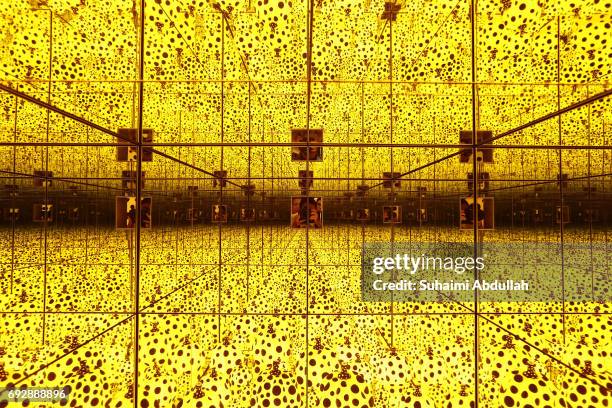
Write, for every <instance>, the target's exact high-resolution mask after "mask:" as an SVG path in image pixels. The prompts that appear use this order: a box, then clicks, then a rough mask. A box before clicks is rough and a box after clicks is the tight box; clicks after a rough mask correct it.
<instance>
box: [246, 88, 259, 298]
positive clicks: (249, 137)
mask: <svg viewBox="0 0 612 408" xmlns="http://www.w3.org/2000/svg"><path fill="white" fill-rule="evenodd" d="M248 98H249V99H248V104H249V113H248V114H249V117H248V120H247V137H248V140H249V151H248V156H249V164H248V169H247V172H248V175H247V177H248V182H247V184H248V185H249V186H250V185H251V145H250V143H251V81H249V83H248ZM248 194H250V192H249V193H248ZM247 209H248V210H249V211H251V196H250V195H247ZM256 216H257V214H255V209H253V219H255V217H256ZM246 234H247V242H246V244H247V245H246V250H247V259H246V261H247V262H246V273H247V276H246V298H247V305H248V304H249V299H250V298H249V289H250V287H249V281H250V274H251V271H250V267H251V223H250V222H247V227H246Z"/></svg>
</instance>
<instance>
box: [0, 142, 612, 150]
mask: <svg viewBox="0 0 612 408" xmlns="http://www.w3.org/2000/svg"><path fill="white" fill-rule="evenodd" d="M0 146H16V147H30V146H32V147H33V146H49V147H118V146H125V144H121V143H78V142H48V143H47V142H0ZM142 146H143V147H307V146H310V147H330V148H333V147H348V148H373V149H387V148H389V149H415V148H426V149H471V144H469V145H466V144H441V143H432V144H427V143H340V142H224V143H217V142H193V143H190V142H182V143H176V142H172V143H163V142H158V143H143V144H142ZM479 148H481V149H506V150H507V149H534V150H612V145H529V144H516V145H513V144H506V145H497V144H488V143H487V144H483V145H479Z"/></svg>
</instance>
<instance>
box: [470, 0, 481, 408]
mask: <svg viewBox="0 0 612 408" xmlns="http://www.w3.org/2000/svg"><path fill="white" fill-rule="evenodd" d="M470 3H471V4H470V7H471V10H470V15H471V17H472V18H471V37H472V38H471V39H472V53H471V54H472V55H471V57H472V61H471V63H472V64H471V65H472V183H473V184H472V192H473V197H474V202H473V205H472V208H473V210H472V217H473V218H472V223H473V226H474V230H473V238H474V259H476V258H477V257H478V171H477V170H478V168H477V166H476V152H477V149H476V144H477V140H476V136H477V126H478V122H477V113H476V106H477V98H478V95H477V92H478V88H477V86H476V80H477V72H476V52H477V49H476V44H477V43H476V17H477V14H476V0H472V1H471V2H470ZM483 210H484V202H483ZM474 279H475V280H478V279H480V276H479V272H478V269H476V268H474ZM479 341H480V339H479V321H478V288H474V406H475V408H478V402H479V401H478V399H479V396H478V364H479V360H480V358H479V356H480V350H479V346H480V344H479Z"/></svg>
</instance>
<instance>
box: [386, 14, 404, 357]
mask: <svg viewBox="0 0 612 408" xmlns="http://www.w3.org/2000/svg"><path fill="white" fill-rule="evenodd" d="M393 13H394V12H390V13H389V139H390V140H389V143H391V144H393ZM390 154H391V197H392V198H391V200H392V202H393V204H395V203H396V200H395V178H394V174H393V147H391V148H390ZM398 215H399V214H398ZM402 215H403V214H402ZM391 248H392V249H391V251H392V252H394V251H395V223H391ZM393 295H394V293H393V292H391V342H390V343H389V344H391V347H393V334H394V323H395V319H394V316H393V309H394V307H393V306H394V296H393Z"/></svg>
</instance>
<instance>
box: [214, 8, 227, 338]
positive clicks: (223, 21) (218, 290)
mask: <svg viewBox="0 0 612 408" xmlns="http://www.w3.org/2000/svg"><path fill="white" fill-rule="evenodd" d="M220 17H221V158H220V162H221V163H220V165H221V171H223V135H224V126H225V125H224V117H225V18H224V17H223V13H221V15H220ZM223 182H224V180H220V181H219V201H218V203H219V205H222V204H223ZM219 211H220V210H219ZM219 214H221V213H220V212H219ZM225 215H226V217H228V218H229V214H228V213H227V211H226V212H225ZM221 225H222V223H221V222H219V223H218V228H219V255H218V264H219V265H218V266H219V267H218V271H217V284H218V288H217V296H218V303H217V313H218V315H217V339H218V341H221V293H222V290H221V286H222V279H223V275H222V269H223V267H222V259H223V252H222V244H221V240H222V233H221Z"/></svg>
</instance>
